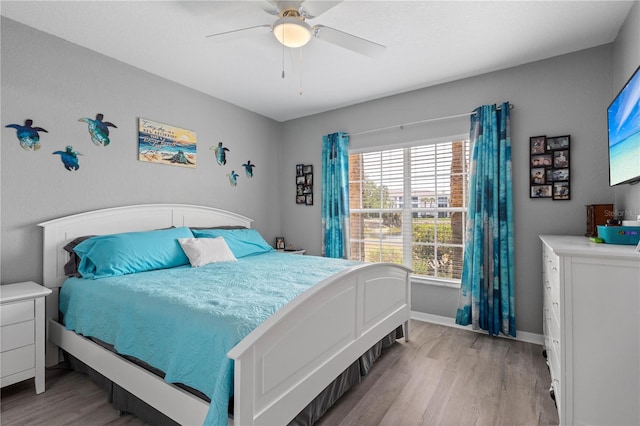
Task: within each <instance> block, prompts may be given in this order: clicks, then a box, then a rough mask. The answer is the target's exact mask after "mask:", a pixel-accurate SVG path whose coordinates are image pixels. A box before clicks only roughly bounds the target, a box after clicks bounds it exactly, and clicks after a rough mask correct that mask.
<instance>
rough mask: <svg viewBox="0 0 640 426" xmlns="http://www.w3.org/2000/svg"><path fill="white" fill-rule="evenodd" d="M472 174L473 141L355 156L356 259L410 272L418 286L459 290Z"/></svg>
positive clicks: (352, 168)
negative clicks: (402, 267) (435, 285)
mask: <svg viewBox="0 0 640 426" xmlns="http://www.w3.org/2000/svg"><path fill="white" fill-rule="evenodd" d="M468 167H469V141H468V140H459V141H451V142H439V143H431V144H425V145H420V146H413V147H407V148H399V149H390V150H384V151H374V152H364V153H354V154H351V155H350V156H349V206H350V232H351V235H350V249H351V259H354V260H363V261H368V262H391V263H397V264H402V265H405V266H407V267H409V268H411V269H412V270H413V273H414V278H416V279H418V280H425V281H438V282H444V283H447V284H459V283H460V278H461V276H462V260H463V254H464V232H465V222H466V218H467V198H468V197H467V190H468ZM405 200H408V201H407V202H405Z"/></svg>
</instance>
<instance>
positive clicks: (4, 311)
mask: <svg viewBox="0 0 640 426" xmlns="http://www.w3.org/2000/svg"><path fill="white" fill-rule="evenodd" d="M34 309H35V308H34V304H33V300H26V301H24V302H16V303H7V304H6V305H2V307H1V308H0V325H2V326H6V325H9V324H15V323H17V322H22V321H28V320H31V319H33V318H34V317H35V314H34Z"/></svg>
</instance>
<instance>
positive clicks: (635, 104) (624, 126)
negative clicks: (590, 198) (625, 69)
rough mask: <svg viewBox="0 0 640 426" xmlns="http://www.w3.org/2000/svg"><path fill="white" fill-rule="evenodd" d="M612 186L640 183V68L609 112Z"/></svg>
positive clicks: (621, 91)
mask: <svg viewBox="0 0 640 426" xmlns="http://www.w3.org/2000/svg"><path fill="white" fill-rule="evenodd" d="M607 124H608V128H609V132H608V134H609V185H611V186H614V185H621V184H623V183H638V182H640V67H638V68H637V69H636V71H635V72H634V73H633V75H632V76H631V78H629V81H627V83H626V84H625V85H624V87H623V88H622V90H620V93H618V95H617V96H616V97H615V99H614V100H613V102H611V105H609V108H608V109H607Z"/></svg>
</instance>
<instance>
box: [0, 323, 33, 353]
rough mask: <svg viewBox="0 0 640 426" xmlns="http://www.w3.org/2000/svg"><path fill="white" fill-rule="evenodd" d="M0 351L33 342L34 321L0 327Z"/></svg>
mask: <svg viewBox="0 0 640 426" xmlns="http://www.w3.org/2000/svg"><path fill="white" fill-rule="evenodd" d="M0 337H1V341H2V343H1V344H0V351H1V352H7V351H10V350H12V349H16V348H20V347H22V346H28V345H33V344H34V343H35V340H36V337H35V323H34V321H33V320H29V321H23V322H19V323H17V324H11V325H7V326H4V327H2V328H0Z"/></svg>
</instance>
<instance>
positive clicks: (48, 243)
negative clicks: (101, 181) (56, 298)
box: [38, 204, 253, 288]
mask: <svg viewBox="0 0 640 426" xmlns="http://www.w3.org/2000/svg"><path fill="white" fill-rule="evenodd" d="M251 222H253V220H252V219H249V218H247V217H244V216H241V215H239V214H236V213H231V212H228V211H225V210H220V209H216V208H213V207H204V206H192V205H186V204H140V205H133V206H123V207H114V208H109V209H102V210H94V211H90V212H85V213H79V214H74V215H71V216H66V217H61V218H58V219H53V220H49V221H47V222H42V223H39V224H38V226H41V227H42V228H43V231H44V235H43V253H42V273H43V281H44V283H43V284H44V285H45V286H46V287H49V288H57V287H60V286H61V285H62V282H63V281H64V280H65V278H66V276H65V275H64V264H65V263H66V262H67V261H68V260H69V256H68V253H66V252H65V251H64V250H63V247H64V246H65V245H66V244H67V243H68V242H69V241H71V240H73V239H74V238H77V237H81V236H84V235H104V234H116V233H119V232H132V231H148V230H153V229H160V228H168V227H171V226H193V227H199V226H200V227H210V226H245V227H247V228H250V227H251Z"/></svg>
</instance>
